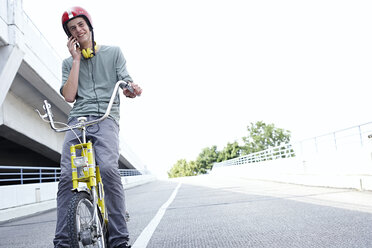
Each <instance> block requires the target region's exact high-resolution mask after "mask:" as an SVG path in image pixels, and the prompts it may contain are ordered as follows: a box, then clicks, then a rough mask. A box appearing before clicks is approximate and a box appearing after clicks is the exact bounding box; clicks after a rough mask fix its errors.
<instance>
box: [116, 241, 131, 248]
mask: <svg viewBox="0 0 372 248" xmlns="http://www.w3.org/2000/svg"><path fill="white" fill-rule="evenodd" d="M115 248H131V246H130V245H128V243H127V242H125V243H122V244H120V245H118V246H115Z"/></svg>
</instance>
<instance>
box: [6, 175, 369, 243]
mask: <svg viewBox="0 0 372 248" xmlns="http://www.w3.org/2000/svg"><path fill="white" fill-rule="evenodd" d="M178 185H179V188H178V191H177V190H175V189H176V187H177V186H178ZM172 193H173V197H174V198H173V199H172V197H171V196H172ZM126 197H127V205H128V210H129V212H130V214H131V220H130V222H129V223H128V225H129V230H130V233H131V243H132V244H134V245H135V246H136V247H146V244H147V247H148V248H152V247H154V248H155V247H164V248H178V247H198V248H199V247H242V248H243V247H244V248H246V247H255V248H261V247H270V248H273V247H274V248H281V247H282V248H289V247H301V248H307V247H309V248H310V247H314V248H315V247H316V248H322V247H324V248H332V247H334V248H351V247H355V248H371V247H372V193H371V192H358V191H354V190H347V189H334V188H320V187H306V186H299V185H291V184H282V183H273V182H264V181H252V180H243V179H237V178H235V179H231V178H230V179H227V178H217V177H211V176H201V177H194V178H184V179H180V180H174V181H156V182H153V183H149V184H145V185H142V186H139V187H136V188H132V189H129V190H127V191H126ZM165 203H167V204H168V205H167V204H165ZM164 204H165V205H164ZM55 220H56V213H55V210H51V211H48V212H44V213H42V214H38V215H34V216H29V217H27V218H21V219H18V220H15V221H11V222H5V223H0V248H5V247H6V248H10V247H14V248H34V247H35V248H42V247H48V248H49V247H53V245H52V239H53V233H54V228H55ZM149 223H151V224H149ZM151 228H152V231H148V230H151ZM140 240H142V243H141V242H140ZM143 240H145V241H143ZM143 242H144V243H143Z"/></svg>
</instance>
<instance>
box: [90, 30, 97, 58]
mask: <svg viewBox="0 0 372 248" xmlns="http://www.w3.org/2000/svg"><path fill="white" fill-rule="evenodd" d="M91 32H92V47H93V56H95V55H96V43H95V42H94V32H93V28H91Z"/></svg>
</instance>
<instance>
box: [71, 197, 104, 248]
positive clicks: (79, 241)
mask: <svg viewBox="0 0 372 248" xmlns="http://www.w3.org/2000/svg"><path fill="white" fill-rule="evenodd" d="M93 214H94V211H93V204H92V201H91V197H90V195H89V194H88V193H86V192H75V193H74V195H73V197H72V198H71V201H70V205H69V208H68V219H67V225H68V233H69V238H70V247H71V248H105V247H107V237H108V233H107V228H105V227H103V235H102V237H101V238H98V239H97V240H95V241H96V242H95V243H94V242H93V239H92V238H91V237H92V230H91V229H90V226H88V224H87V223H88V222H89V221H90V220H91V219H92V215H93ZM98 216H99V217H100V216H101V214H100V212H99V209H98ZM98 219H99V220H98V221H99V222H100V223H97V224H98V226H102V218H101V217H100V218H98ZM89 229H90V230H89ZM82 230H83V231H82ZM93 236H94V235H93ZM82 237H86V239H84V238H82ZM102 239H103V240H102ZM84 243H85V244H86V245H84Z"/></svg>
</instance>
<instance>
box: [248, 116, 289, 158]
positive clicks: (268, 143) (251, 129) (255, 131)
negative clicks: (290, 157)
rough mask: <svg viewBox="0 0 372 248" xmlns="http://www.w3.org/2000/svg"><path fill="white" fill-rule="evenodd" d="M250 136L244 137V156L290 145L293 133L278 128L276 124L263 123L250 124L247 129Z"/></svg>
mask: <svg viewBox="0 0 372 248" xmlns="http://www.w3.org/2000/svg"><path fill="white" fill-rule="evenodd" d="M247 131H248V136H246V137H243V141H244V146H243V147H242V152H243V155H246V154H250V153H254V152H259V151H262V150H265V149H268V148H270V147H275V146H279V145H280V144H282V143H285V144H287V143H289V142H290V139H291V132H290V131H288V130H284V129H282V128H276V127H275V125H274V124H266V123H264V122H262V121H258V122H256V123H252V122H251V124H250V126H248V127H247Z"/></svg>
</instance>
